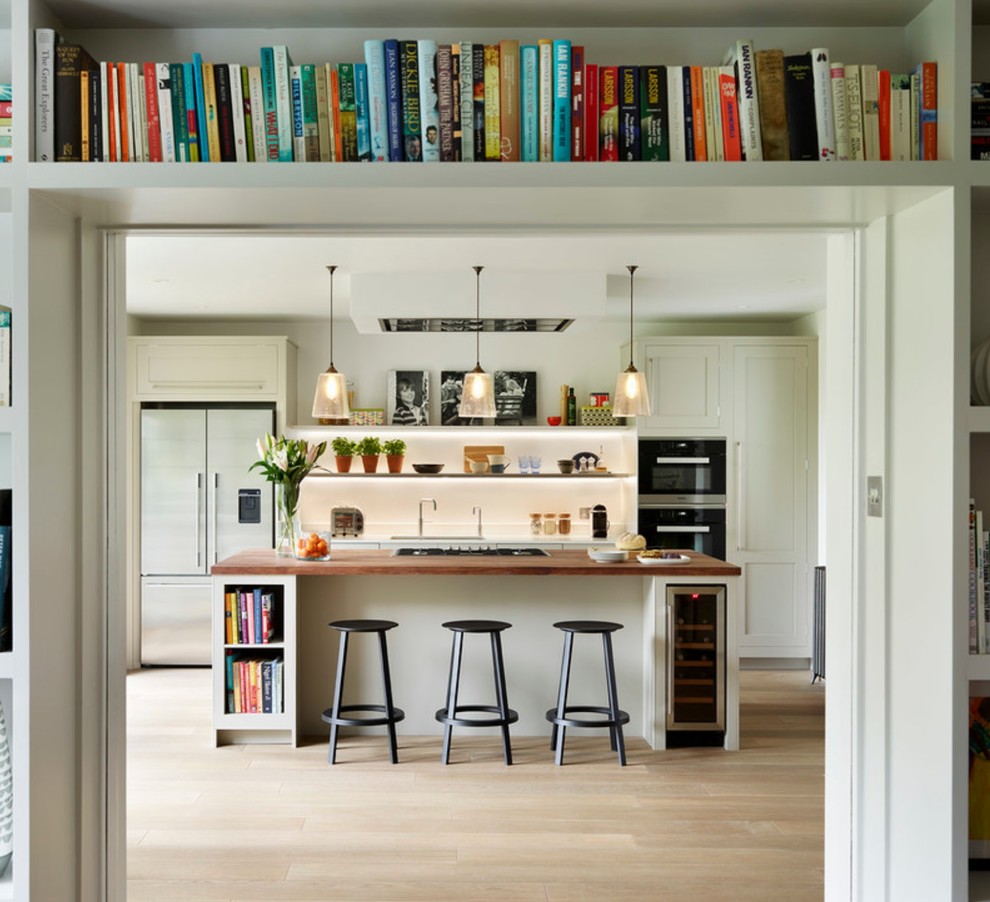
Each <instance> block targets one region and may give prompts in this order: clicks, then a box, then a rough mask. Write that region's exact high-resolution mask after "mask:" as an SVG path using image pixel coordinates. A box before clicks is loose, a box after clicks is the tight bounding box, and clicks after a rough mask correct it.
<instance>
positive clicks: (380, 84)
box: [364, 41, 389, 163]
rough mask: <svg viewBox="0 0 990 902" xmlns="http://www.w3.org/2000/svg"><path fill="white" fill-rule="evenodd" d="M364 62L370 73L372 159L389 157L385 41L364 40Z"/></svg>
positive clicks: (369, 127)
mask: <svg viewBox="0 0 990 902" xmlns="http://www.w3.org/2000/svg"><path fill="white" fill-rule="evenodd" d="M364 64H365V66H367V73H368V130H369V141H370V144H371V159H372V161H374V162H375V163H384V162H386V161H387V160H388V159H389V142H388V94H387V92H386V90H385V42H384V41H365V42H364Z"/></svg>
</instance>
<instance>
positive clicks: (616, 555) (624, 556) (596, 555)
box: [588, 548, 629, 564]
mask: <svg viewBox="0 0 990 902" xmlns="http://www.w3.org/2000/svg"><path fill="white" fill-rule="evenodd" d="M588 557H590V558H591V559H592V560H593V561H597V562H598V563H599V564H617V563H618V562H619V561H626V560H629V552H628V551H619V550H618V549H616V548H589V549H588Z"/></svg>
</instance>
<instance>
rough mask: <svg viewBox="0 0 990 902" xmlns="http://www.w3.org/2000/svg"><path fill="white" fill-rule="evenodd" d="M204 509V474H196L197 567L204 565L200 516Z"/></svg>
mask: <svg viewBox="0 0 990 902" xmlns="http://www.w3.org/2000/svg"><path fill="white" fill-rule="evenodd" d="M202 510H203V474H202V473H197V474H196V568H197V569H199V568H200V567H202V566H203V537H202V535H200V526H199V518H200V514H201V512H202Z"/></svg>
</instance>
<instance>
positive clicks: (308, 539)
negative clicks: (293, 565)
mask: <svg viewBox="0 0 990 902" xmlns="http://www.w3.org/2000/svg"><path fill="white" fill-rule="evenodd" d="M295 556H296V560H300V561H329V560H330V532H329V531H324V530H312V531H310V532H307V531H306V530H302V531H301V532H300V533H299V537H298V538H297V539H296V547H295Z"/></svg>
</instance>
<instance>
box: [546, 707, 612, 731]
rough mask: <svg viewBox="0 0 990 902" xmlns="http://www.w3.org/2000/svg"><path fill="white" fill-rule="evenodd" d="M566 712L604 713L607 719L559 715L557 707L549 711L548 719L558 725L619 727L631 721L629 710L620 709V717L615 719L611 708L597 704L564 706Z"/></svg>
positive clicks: (566, 713)
mask: <svg viewBox="0 0 990 902" xmlns="http://www.w3.org/2000/svg"><path fill="white" fill-rule="evenodd" d="M564 714H565V715H568V714H604V715H605V717H606V718H607V719H606V720H601V719H595V720H589V719H587V718H580V719H579V718H574V717H567V716H564V717H558V716H557V709H556V708H550V710H549V711H547V720H549V721H550V723H552V724H555V725H556V726H558V727H617V726H621V725H622V724H626V723H629V712H628V711H621V710H620V711H619V713H618V717H617V718H616V719H615V720H612V718H611V714H612V712H611V710H609V709H608V708H604V707H601V706H597V705H568V706H567V707H566V708H564Z"/></svg>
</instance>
